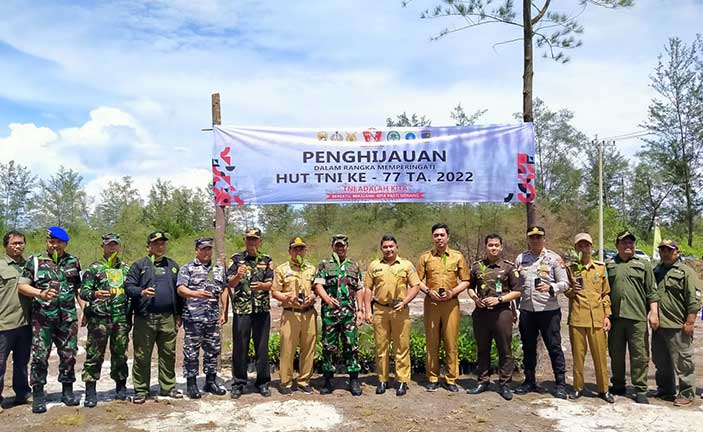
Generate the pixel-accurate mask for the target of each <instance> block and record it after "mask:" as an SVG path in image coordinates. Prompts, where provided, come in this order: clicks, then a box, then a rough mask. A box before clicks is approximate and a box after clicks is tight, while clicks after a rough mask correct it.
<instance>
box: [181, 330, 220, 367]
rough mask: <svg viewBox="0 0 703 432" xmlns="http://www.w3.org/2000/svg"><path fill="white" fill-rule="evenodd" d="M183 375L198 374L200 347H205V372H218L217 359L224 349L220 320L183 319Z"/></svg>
mask: <svg viewBox="0 0 703 432" xmlns="http://www.w3.org/2000/svg"><path fill="white" fill-rule="evenodd" d="M183 328H184V329H185V339H184V341H183V375H184V376H185V377H186V378H192V377H197V376H198V371H199V357H200V349H201V348H202V349H203V372H205V373H206V374H213V373H216V372H217V359H218V358H219V357H220V352H221V351H222V342H221V339H220V323H219V321H217V320H215V321H191V320H185V321H183Z"/></svg>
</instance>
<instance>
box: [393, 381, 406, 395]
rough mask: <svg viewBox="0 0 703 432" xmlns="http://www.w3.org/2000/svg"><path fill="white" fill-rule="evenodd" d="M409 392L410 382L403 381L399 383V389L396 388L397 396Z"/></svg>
mask: <svg viewBox="0 0 703 432" xmlns="http://www.w3.org/2000/svg"><path fill="white" fill-rule="evenodd" d="M407 392H408V383H404V382H402V383H400V384H399V385H398V389H396V391H395V395H396V396H405V393H407Z"/></svg>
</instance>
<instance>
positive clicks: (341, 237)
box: [332, 234, 349, 246]
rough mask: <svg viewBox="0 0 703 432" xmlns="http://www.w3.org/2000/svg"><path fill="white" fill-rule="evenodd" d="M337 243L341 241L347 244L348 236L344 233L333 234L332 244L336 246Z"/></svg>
mask: <svg viewBox="0 0 703 432" xmlns="http://www.w3.org/2000/svg"><path fill="white" fill-rule="evenodd" d="M337 243H342V244H343V245H344V246H346V245H348V244H349V237H347V236H345V235H344V234H335V235H333V236H332V246H336V245H337Z"/></svg>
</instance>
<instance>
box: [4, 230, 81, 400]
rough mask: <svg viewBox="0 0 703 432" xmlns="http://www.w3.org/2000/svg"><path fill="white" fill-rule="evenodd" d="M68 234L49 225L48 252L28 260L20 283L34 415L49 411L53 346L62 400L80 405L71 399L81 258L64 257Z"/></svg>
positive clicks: (73, 398)
mask: <svg viewBox="0 0 703 432" xmlns="http://www.w3.org/2000/svg"><path fill="white" fill-rule="evenodd" d="M68 240H69V236H68V233H67V232H66V231H65V230H64V229H63V228H61V227H50V228H49V230H48V234H47V239H46V253H45V254H41V255H34V256H31V257H29V259H28V260H27V264H26V265H25V267H24V270H23V273H22V277H21V278H20V280H19V283H18V287H17V288H18V290H19V292H20V293H21V294H24V295H25V296H28V297H33V298H34V300H33V301H32V367H31V373H30V375H31V377H30V385H31V386H32V397H33V398H34V400H33V401H32V412H34V413H43V412H46V395H45V394H44V385H45V384H46V374H47V369H48V367H49V354H50V353H51V344H52V343H53V344H54V345H56V351H57V352H58V355H59V382H60V383H61V384H62V387H63V392H62V396H61V401H62V402H63V403H64V404H66V405H68V406H76V405H78V404H79V403H80V401H79V399H78V398H76V397H75V396H74V395H73V382H74V381H75V380H76V376H75V372H74V366H75V364H76V351H77V350H78V338H77V335H78V314H77V313H76V299H78V290H79V288H80V285H81V276H80V271H81V265H80V263H79V261H78V258H77V257H75V256H73V255H70V254H68V253H66V246H68ZM78 301H79V303H81V305H82V300H80V299H78Z"/></svg>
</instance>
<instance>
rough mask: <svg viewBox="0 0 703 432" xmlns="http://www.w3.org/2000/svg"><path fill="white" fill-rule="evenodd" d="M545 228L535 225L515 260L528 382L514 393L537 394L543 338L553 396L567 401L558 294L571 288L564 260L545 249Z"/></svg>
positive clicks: (526, 378) (530, 229)
mask: <svg viewBox="0 0 703 432" xmlns="http://www.w3.org/2000/svg"><path fill="white" fill-rule="evenodd" d="M544 236H545V231H544V228H542V227H540V226H532V227H530V228H529V229H528V230H527V245H528V250H526V251H525V252H523V253H521V254H520V255H518V256H517V258H516V259H515V265H517V267H518V269H519V270H520V273H521V276H522V277H523V290H522V295H521V297H520V306H519V308H520V323H519V327H520V338H521V340H522V351H523V358H524V366H525V381H524V382H523V383H522V384H521V385H520V387H518V388H517V389H516V390H515V393H517V394H526V393H529V392H533V391H537V389H538V387H537V381H536V377H535V369H536V367H537V337H538V336H539V335H541V336H542V340H543V341H544V344H545V346H546V347H547V352H548V353H549V359H550V360H551V363H552V371H553V372H554V381H555V383H556V387H555V390H554V397H557V398H559V399H566V398H567V396H568V395H567V393H566V361H565V359H564V352H563V351H562V349H561V332H560V329H561V308H560V307H559V302H558V301H557V297H556V296H557V294H559V293H563V292H564V291H566V290H567V289H568V288H569V279H568V276H567V274H566V266H565V265H564V261H563V260H562V259H561V257H560V256H559V255H557V254H556V253H555V252H553V251H551V250H549V249H546V248H545V247H544V244H545V240H544Z"/></svg>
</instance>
